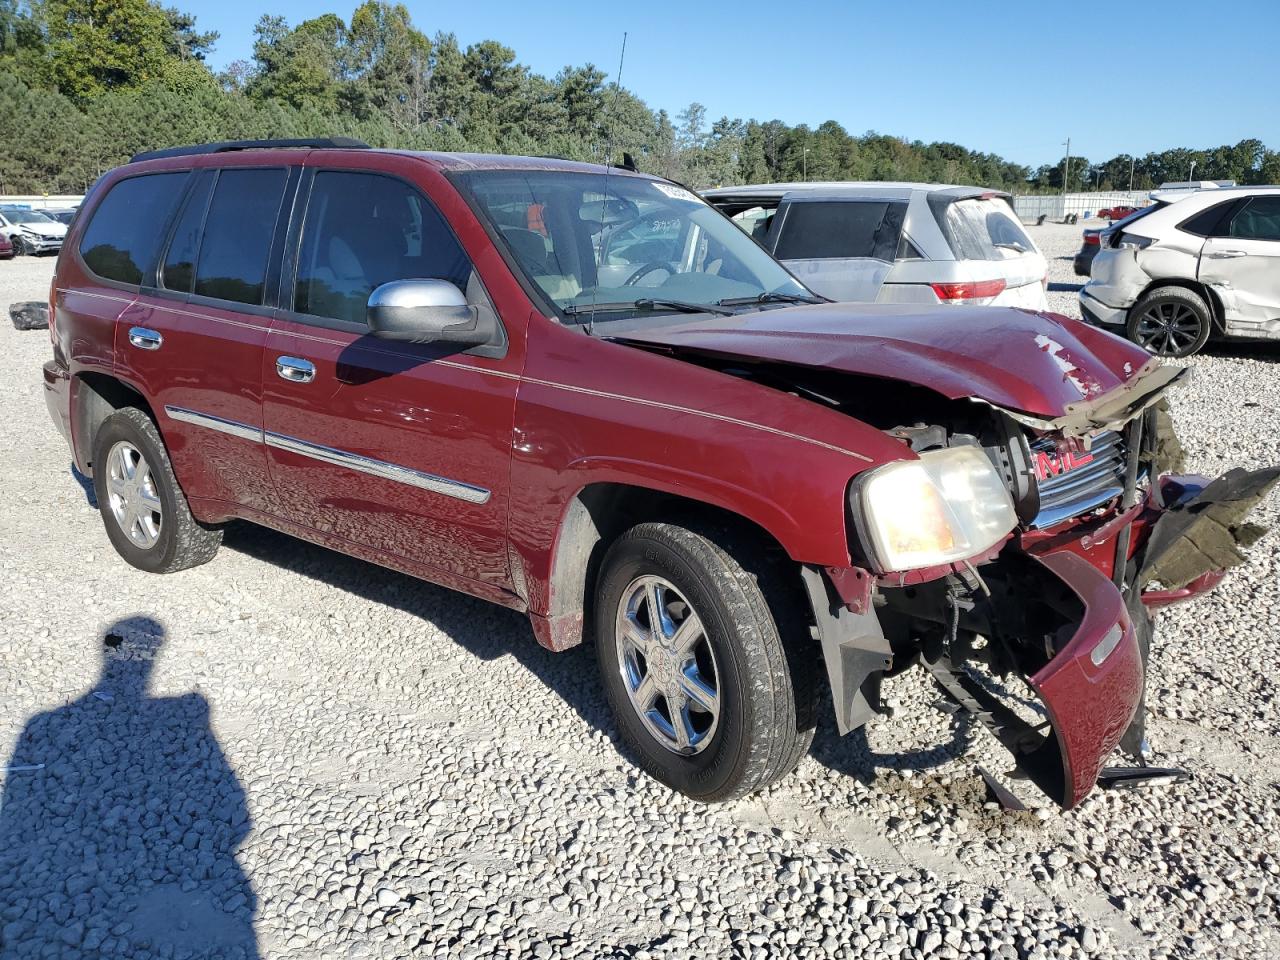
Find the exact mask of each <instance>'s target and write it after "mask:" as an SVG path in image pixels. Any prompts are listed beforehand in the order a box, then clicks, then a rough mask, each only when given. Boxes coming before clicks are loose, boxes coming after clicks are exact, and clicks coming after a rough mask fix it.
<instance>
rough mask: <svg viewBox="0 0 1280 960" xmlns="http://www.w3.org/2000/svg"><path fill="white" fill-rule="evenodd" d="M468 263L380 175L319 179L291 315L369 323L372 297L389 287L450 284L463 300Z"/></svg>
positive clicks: (411, 197) (427, 209) (419, 202)
mask: <svg viewBox="0 0 1280 960" xmlns="http://www.w3.org/2000/svg"><path fill="white" fill-rule="evenodd" d="M471 275H472V270H471V261H470V260H469V259H468V258H467V255H466V254H465V253H464V252H463V250H462V247H461V245H460V244H459V243H458V241H457V238H455V237H454V235H453V231H452V230H450V228H449V226H448V224H447V223H445V221H444V218H443V217H441V216H440V214H439V213H438V212H437V211H436V209H435V207H434V206H433V205H432V204H431V203H430V202H428V201H427V199H426V198H425V197H423V196H422V194H420V193H419V192H418V191H417V190H415V189H414V188H413V187H411V186H409V184H407V183H404V182H403V181H401V180H397V179H395V178H393V177H387V176H382V175H380V174H375V173H349V172H343V171H321V172H319V173H317V174H316V177H315V182H314V184H313V185H312V187H311V196H310V199H309V200H308V202H307V213H306V219H305V221H304V222H303V227H302V239H301V242H300V244H299V249H298V267H297V274H296V279H295V283H294V300H293V308H294V310H295V311H297V312H298V313H305V314H309V315H311V316H316V317H326V318H329V319H333V320H346V321H349V322H352V323H364V322H365V314H366V307H367V304H368V302H369V294H370V293H372V292H373V291H374V289H376V288H377V287H379V286H381V285H382V284H384V283H388V282H390V281H392V280H410V279H416V280H448V281H449V282H450V283H452V284H453V285H454V286H456V287H457V288H458V289H459V290H462V291H463V292H464V293H465V292H467V288H468V285H469V282H470V279H471Z"/></svg>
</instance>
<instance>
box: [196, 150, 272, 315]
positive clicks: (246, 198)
mask: <svg viewBox="0 0 1280 960" xmlns="http://www.w3.org/2000/svg"><path fill="white" fill-rule="evenodd" d="M287 177H288V174H287V173H286V171H284V170H279V169H264V170H222V171H221V172H219V174H218V183H217V185H216V186H215V187H214V190H213V201H212V203H210V204H209V213H208V216H207V217H206V218H205V224H204V237H203V239H202V240H201V242H200V257H199V261H198V265H197V267H196V282H195V293H196V294H197V295H199V296H202V297H217V298H218V299H219V300H234V301H235V302H236V303H249V304H260V303H262V291H263V286H264V282H265V280H266V276H267V256H268V254H269V253H270V252H271V238H272V235H273V234H274V232H275V225H276V217H277V215H278V214H279V212H280V201H281V199H283V197H284V187H285V181H286V179H287Z"/></svg>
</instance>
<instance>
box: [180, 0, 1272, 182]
mask: <svg viewBox="0 0 1280 960" xmlns="http://www.w3.org/2000/svg"><path fill="white" fill-rule="evenodd" d="M165 2H166V3H171V4H173V5H176V6H178V7H180V8H182V9H184V10H188V11H190V12H191V13H194V14H195V15H196V17H197V18H198V26H199V27H200V28H201V29H204V30H209V29H213V30H217V31H218V32H219V33H220V34H221V35H222V36H221V39H220V40H219V41H218V46H217V50H216V51H215V54H214V56H213V59H212V62H213V65H214V66H215V67H218V68H220V67H222V66H224V65H225V64H226V63H228V62H230V61H232V60H236V59H240V58H246V59H247V58H248V57H249V55H250V52H251V49H252V45H253V25H254V23H255V22H256V21H257V19H258V17H259V16H261V15H262V13H263V9H264V8H263V7H262V5H261V3H260V2H253V0H165ZM356 5H357V2H356V0H274V2H273V3H272V4H271V5H270V7H269V10H270V12H272V13H278V14H280V15H282V16H284V17H285V18H286V19H288V21H289V22H290V24H296V23H297V22H299V21H300V20H305V19H307V18H309V17H314V16H317V15H319V14H320V13H323V12H327V11H332V12H334V13H337V14H339V15H340V16H342V17H343V19H345V20H349V19H350V15H351V11H352V10H353V9H354V8H355V6H356ZM406 5H407V6H408V8H409V12H410V14H411V15H412V17H413V20H414V23H415V25H416V26H417V27H418V28H419V29H420V30H422V31H423V32H425V33H427V34H428V35H432V34H434V33H436V31H438V30H443V31H447V32H452V33H455V34H457V36H458V39H459V41H460V42H461V43H462V44H463V45H464V46H465V45H466V44H468V43H473V42H475V41H477V40H483V39H494V40H498V41H500V42H502V43H505V44H506V45H507V46H509V47H512V48H513V49H514V50H515V51H516V55H517V56H518V58H519V59H520V60H521V61H522V62H523V63H525V64H528V65H529V66H530V67H532V68H533V69H534V70H535V71H537V72H539V73H543V74H546V75H548V76H551V75H553V74H554V73H555V72H556V71H557V70H559V69H560V68H561V67H563V66H565V65H566V64H575V65H576V64H582V63H586V62H592V63H595V64H596V65H597V66H598V67H600V68H601V69H603V70H605V71H606V72H607V73H608V74H609V76H610V78H612V76H613V74H614V71H615V70H616V69H617V64H618V51H619V46H620V44H621V41H622V33H623V31H624V30H625V31H627V33H628V35H629V36H628V40H627V59H626V64H625V66H624V68H623V77H622V81H623V84H624V85H625V86H627V87H628V88H630V89H631V90H633V91H635V93H636V94H637V95H639V96H640V97H641V98H642V99H644V100H645V101H646V102H647V103H648V104H649V106H650V107H653V108H654V109H657V108H666V109H667V110H668V111H669V112H671V114H672V115H673V116H674V115H675V114H676V113H677V112H679V111H680V110H681V109H683V108H684V106H686V105H687V104H688V103H689V102H690V101H691V100H698V101H700V102H701V103H703V104H705V105H706V107H707V115H708V118H709V119H714V118H716V117H719V116H722V115H726V114H727V115H728V116H731V117H742V118H743V119H746V118H748V117H755V118H757V119H760V120H768V119H773V118H777V119H780V120H784V121H786V122H788V123H792V124H796V123H808V124H810V125H811V126H816V125H817V124H818V123H821V122H822V121H824V120H828V119H834V120H836V121H838V122H840V123H841V124H843V125H844V127H845V128H846V129H848V130H849V131H850V132H851V133H855V134H860V133H864V132H865V131H867V130H877V131H880V132H882V133H888V134H894V135H898V136H905V137H908V138H910V139H920V140H925V141H929V140H949V141H953V142H956V143H960V144H963V145H964V146H966V147H969V148H971V149H974V150H988V151H992V152H994V153H998V154H1001V155H1003V156H1005V157H1007V158H1008V159H1010V160H1014V161H1017V162H1019V163H1025V164H1028V165H1030V166H1032V167H1034V166H1037V165H1039V164H1041V163H1054V162H1056V161H1058V160H1060V159H1061V157H1062V154H1063V146H1062V144H1063V141H1064V140H1066V138H1067V137H1068V136H1069V137H1071V152H1072V154H1073V155H1075V156H1085V157H1087V158H1089V159H1090V160H1094V161H1101V160H1106V159H1109V158H1110V157H1113V156H1115V155H1117V154H1120V153H1135V154H1138V155H1142V154H1144V153H1147V152H1148V151H1152V150H1157V151H1158V150H1164V149H1168V148H1170V147H1178V146H1185V147H1213V146H1218V145H1219V144H1223V143H1236V142H1237V141H1239V140H1242V139H1244V138H1246V137H1256V138H1258V139H1260V140H1262V141H1263V142H1264V143H1265V144H1266V145H1267V146H1269V147H1271V148H1272V149H1280V99H1278V98H1277V89H1278V81H1280V65H1278V60H1277V50H1278V49H1280V47H1278V46H1277V43H1276V39H1277V37H1278V36H1280V3H1276V2H1275V0H1252V2H1250V0H1240V2H1236V3H1228V4H1217V5H1214V4H1205V3H1203V2H1198V3H1197V2H1184V0H1170V2H1165V3H1144V2H1134V0H1129V2H1121V3H1109V2H1096V0H1095V2H1088V3H1073V4H1067V3H1061V2H1058V3H1052V4H1044V3H1041V2H1039V0H1023V2H1021V3H1004V2H999V3H997V2H991V3H986V4H982V3H965V2H962V0H954V2H935V0H928V2H913V0H894V2H888V3H886V2H883V0H882V2H877V3H870V2H865V0H846V2H844V3H835V2H826V0H820V2H803V0H801V2H792V3H786V2H778V0H774V2H770V3H763V2H757V0H739V2H734V3H727V2H723V0H721V2H717V3H706V2H703V3H666V2H658V0H631V2H622V3H619V2H616V0H598V2H590V3H583V2H577V0H572V2H570V0H550V2H542V3H531V2H528V0H466V2H461V3H458V2H453V3H438V2H436V3H424V2H421V0H407V2H406ZM1126 50H1134V51H1135V54H1136V55H1135V57H1134V59H1133V61H1132V62H1130V63H1126V60H1127V59H1128V58H1127V57H1126V56H1125V51H1126Z"/></svg>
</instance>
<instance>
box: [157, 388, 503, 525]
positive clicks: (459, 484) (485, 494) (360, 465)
mask: <svg viewBox="0 0 1280 960" xmlns="http://www.w3.org/2000/svg"><path fill="white" fill-rule="evenodd" d="M164 412H165V413H166V414H168V415H169V417H171V418H172V419H174V420H179V421H181V422H183V423H190V424H194V425H195V426H198V427H205V428H206V429H209V430H216V431H218V432H219V433H226V434H229V435H231V436H233V437H239V438H240V439H242V440H251V441H253V442H254V443H265V444H266V445H267V446H269V447H275V448H276V449H277V450H287V451H288V452H290V453H296V454H298V455H299V456H303V457H310V458H311V459H312V460H319V461H320V462H322V463H329V464H333V465H334V466H338V467H345V468H346V469H348V470H355V471H357V472H359V473H367V474H369V475H370V476H373V477H381V478H382V479H383V480H393V481H395V482H396V483H403V484H407V485H408V486H411V487H417V488H418V489H419V490H428V491H430V492H431V493H438V494H441V495H442V496H446V497H452V498H454V499H455V500H464V501H466V502H467V503H476V504H481V503H488V502H489V497H490V495H491V494H490V492H489V491H488V490H486V489H485V488H484V487H477V486H475V485H474V484H470V483H464V482H463V481H461V480H450V479H449V478H448V477H438V476H436V475H435V474H431V473H423V472H422V471H421V470H414V469H412V468H411V467H402V466H400V465H398V464H394V463H387V462H386V461H383V460H374V459H373V458H372V457H365V456H362V455H360V454H358V453H350V452H348V451H346V450H337V449H335V448H333V447H326V446H324V445H323V444H319V443H310V442H309V441H306V440H299V439H298V438H297V437H290V436H286V435H285V434H283V433H272V432H271V431H269V430H262V429H260V428H258V427H254V426H250V425H249V424H247V423H240V422H239V421H237V420H226V419H224V418H222V417H216V416H214V415H213V414H209V413H201V412H199V411H198V410H188V409H187V408H186V407H175V406H166V407H165V408H164Z"/></svg>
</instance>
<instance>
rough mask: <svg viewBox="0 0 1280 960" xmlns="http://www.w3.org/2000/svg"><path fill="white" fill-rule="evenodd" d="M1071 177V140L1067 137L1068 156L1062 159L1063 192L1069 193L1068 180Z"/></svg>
mask: <svg viewBox="0 0 1280 960" xmlns="http://www.w3.org/2000/svg"><path fill="white" fill-rule="evenodd" d="M1069 176H1071V138H1070V137H1067V155H1066V156H1065V157H1063V158H1062V192H1063V193H1064V194H1065V193H1066V192H1067V178H1068V177H1069Z"/></svg>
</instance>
